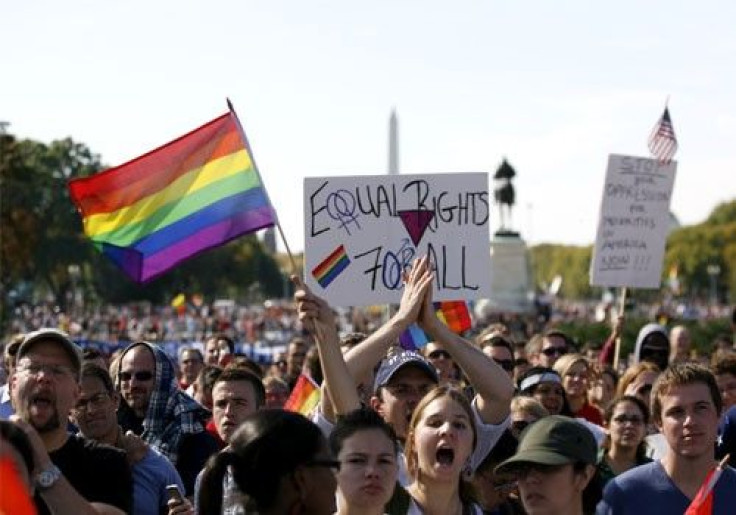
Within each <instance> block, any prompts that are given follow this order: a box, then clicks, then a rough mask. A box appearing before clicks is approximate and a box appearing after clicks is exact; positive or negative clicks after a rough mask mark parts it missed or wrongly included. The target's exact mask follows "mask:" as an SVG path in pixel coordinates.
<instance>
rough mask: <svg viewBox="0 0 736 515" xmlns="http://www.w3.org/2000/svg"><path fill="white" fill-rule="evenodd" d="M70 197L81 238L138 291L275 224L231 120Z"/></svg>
mask: <svg viewBox="0 0 736 515" xmlns="http://www.w3.org/2000/svg"><path fill="white" fill-rule="evenodd" d="M69 192H70V195H71V198H72V200H73V201H74V204H75V205H76V206H77V209H78V210H79V212H80V213H81V215H82V217H83V223H84V232H85V234H86V235H87V236H88V237H89V238H90V239H91V240H92V241H93V243H94V244H95V246H96V247H97V248H98V249H99V250H100V251H101V252H102V253H103V254H105V255H106V256H107V257H108V258H110V259H111V260H112V261H114V262H115V263H116V264H117V265H118V266H119V267H120V268H121V269H122V270H123V271H124V272H125V273H126V274H127V275H128V276H130V277H131V278H132V279H133V280H134V281H136V282H139V283H143V282H146V281H150V280H151V279H153V278H154V277H156V276H158V275H161V274H163V273H164V272H166V271H168V270H170V269H171V268H173V267H174V266H176V265H177V264H178V263H180V262H181V261H183V260H185V259H187V258H190V257H192V256H194V255H195V254H198V253H200V252H202V251H204V250H207V249H210V248H213V247H217V246H220V245H223V244H225V243H227V242H229V241H230V240H233V239H235V238H237V237H239V236H242V235H244V234H248V233H252V232H255V231H257V230H259V229H262V228H265V227H270V226H272V225H274V224H276V223H277V219H276V213H275V211H274V210H273V208H272V207H271V203H270V201H269V199H268V193H267V192H266V189H265V188H264V186H263V183H262V181H261V177H260V174H259V173H258V169H257V168H256V166H255V163H254V161H253V156H252V154H251V152H250V149H249V148H248V146H247V142H246V140H245V135H244V134H243V133H242V130H241V129H240V126H239V123H238V121H237V118H236V116H235V114H234V113H233V112H228V113H227V114H224V115H222V116H220V117H219V118H216V119H214V120H212V121H211V122H209V123H207V124H205V125H203V126H202V127H200V128H198V129H195V130H194V131H192V132H190V133H189V134H186V135H184V136H182V137H180V138H178V139H176V140H174V141H172V142H171V143H167V144H166V145H164V146H162V147H159V148H157V149H156V150H153V151H151V152H149V153H147V154H145V155H143V156H141V157H138V158H136V159H134V160H132V161H130V162H128V163H126V164H123V165H121V166H118V167H116V168H111V169H109V170H106V171H104V172H102V173H99V174H96V175H94V176H92V177H86V178H82V179H75V180H73V181H71V182H70V183H69Z"/></svg>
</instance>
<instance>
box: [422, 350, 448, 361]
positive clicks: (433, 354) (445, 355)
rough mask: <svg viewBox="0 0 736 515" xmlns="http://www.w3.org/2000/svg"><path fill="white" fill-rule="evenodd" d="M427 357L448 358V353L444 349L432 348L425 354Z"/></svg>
mask: <svg viewBox="0 0 736 515" xmlns="http://www.w3.org/2000/svg"><path fill="white" fill-rule="evenodd" d="M427 357H428V358H429V359H440V358H444V359H450V353H449V352H447V351H446V350H433V351H432V352H430V353H429V354H427Z"/></svg>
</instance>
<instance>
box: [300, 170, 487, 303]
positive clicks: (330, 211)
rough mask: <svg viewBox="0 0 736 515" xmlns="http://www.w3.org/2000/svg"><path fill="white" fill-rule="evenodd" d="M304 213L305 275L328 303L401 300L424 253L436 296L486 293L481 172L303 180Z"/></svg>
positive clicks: (484, 187) (484, 181)
mask: <svg viewBox="0 0 736 515" xmlns="http://www.w3.org/2000/svg"><path fill="white" fill-rule="evenodd" d="M304 211H305V216H304V225H305V231H304V234H305V251H304V254H305V255H304V276H305V279H306V282H307V285H308V286H309V287H310V288H311V289H312V291H313V292H315V293H316V294H317V295H320V296H322V297H324V298H325V299H327V300H328V301H329V302H330V303H331V304H333V305H336V306H363V305H371V304H383V303H398V302H399V300H400V299H401V292H402V272H403V271H404V270H405V269H406V267H408V266H409V265H410V264H411V262H412V260H413V259H414V258H415V257H419V256H423V255H428V256H429V259H430V261H431V263H432V265H433V266H434V268H435V270H436V272H435V281H434V294H433V300H435V301H439V300H460V299H475V298H482V297H488V295H489V294H490V282H491V281H490V259H491V258H490V234H489V224H488V220H489V217H490V203H489V198H488V174H486V173H463V174H437V175H380V176H351V177H321V178H307V179H305V180H304Z"/></svg>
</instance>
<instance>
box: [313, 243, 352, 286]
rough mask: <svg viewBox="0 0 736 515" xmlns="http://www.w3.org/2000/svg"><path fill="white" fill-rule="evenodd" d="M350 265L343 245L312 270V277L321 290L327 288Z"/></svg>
mask: <svg viewBox="0 0 736 515" xmlns="http://www.w3.org/2000/svg"><path fill="white" fill-rule="evenodd" d="M349 264H350V258H349V257H348V253H347V251H346V250H345V246H344V245H340V246H339V247H337V248H336V249H335V250H333V251H332V253H331V254H330V255H329V256H327V257H326V258H325V259H324V260H323V261H322V262H321V263H320V264H319V265H317V266H316V267H315V268H314V269H313V270H312V276H313V277H314V278H315V280H316V281H317V282H318V283H319V285H320V286H322V288H327V286H329V284H330V283H331V282H332V281H334V280H335V278H336V277H337V276H338V275H340V274H341V273H342V271H343V270H345V269H346V268H347V267H348V265H349Z"/></svg>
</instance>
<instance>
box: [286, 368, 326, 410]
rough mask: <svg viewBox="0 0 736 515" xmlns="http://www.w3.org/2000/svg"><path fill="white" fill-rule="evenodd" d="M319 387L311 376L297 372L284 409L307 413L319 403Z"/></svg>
mask: <svg viewBox="0 0 736 515" xmlns="http://www.w3.org/2000/svg"><path fill="white" fill-rule="evenodd" d="M319 399H320V389H319V386H318V385H317V383H315V382H314V381H313V380H312V378H311V377H309V376H307V375H304V374H299V379H297V380H296V384H295V385H294V389H293V390H292V391H291V395H289V398H288V399H287V400H286V404H284V409H285V410H289V411H296V412H297V413H301V414H302V415H305V416H306V415H309V414H310V413H311V412H312V410H314V408H315V407H316V406H317V404H319Z"/></svg>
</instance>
